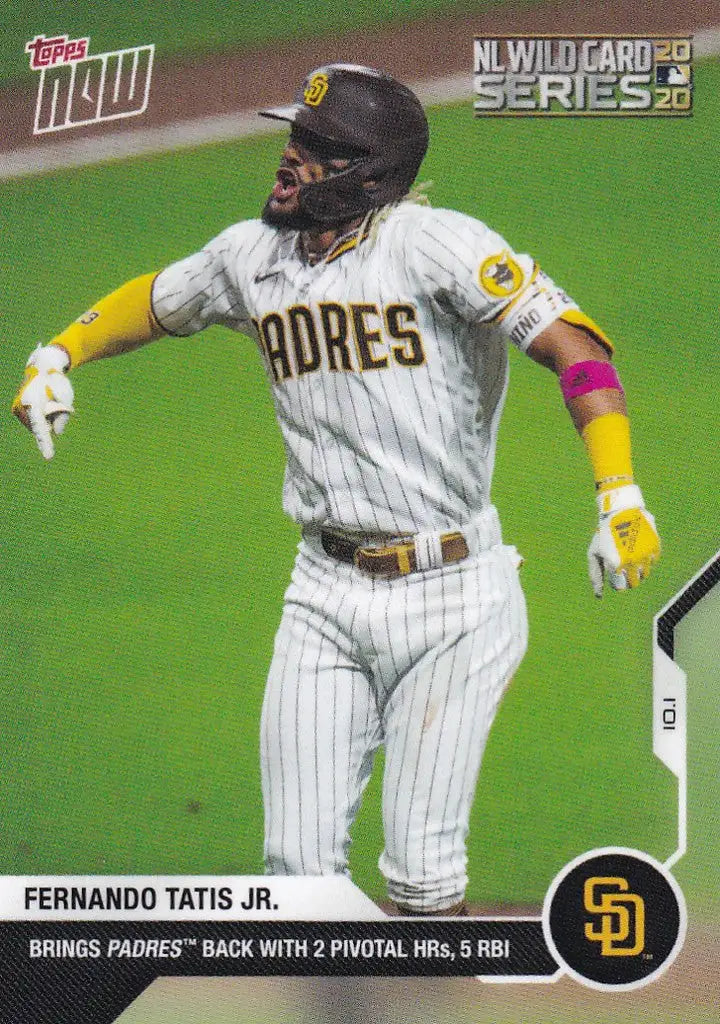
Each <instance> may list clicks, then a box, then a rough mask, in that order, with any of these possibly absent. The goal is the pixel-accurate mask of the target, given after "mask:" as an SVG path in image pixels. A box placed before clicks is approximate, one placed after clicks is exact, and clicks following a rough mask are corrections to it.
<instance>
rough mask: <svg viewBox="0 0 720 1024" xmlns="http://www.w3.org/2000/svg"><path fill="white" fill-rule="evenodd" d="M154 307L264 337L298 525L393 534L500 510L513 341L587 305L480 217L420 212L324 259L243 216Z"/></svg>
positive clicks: (291, 510) (188, 324) (394, 219)
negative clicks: (495, 493)
mask: <svg viewBox="0 0 720 1024" xmlns="http://www.w3.org/2000/svg"><path fill="white" fill-rule="evenodd" d="M366 235H367V237H365V236H366ZM344 246H345V250H344V251H342V250H343V247H344ZM338 253H341V255H338ZM153 307H154V311H155V314H156V316H157V317H158V320H159V322H160V323H161V324H162V326H163V327H165V329H167V330H168V331H170V332H172V333H173V334H177V335H187V334H191V333H194V332H195V331H198V330H201V329H202V328H203V327H205V326H207V325H208V324H218V323H220V324H224V325H226V326H228V327H230V328H232V329H233V330H237V331H241V332H245V333H247V334H249V335H251V336H253V337H255V338H256V339H257V341H258V344H259V348H260V351H261V353H262V356H263V360H264V362H265V366H266V369H267V372H268V377H269V380H270V384H271V386H272V392H273V399H274V403H275V410H276V414H277V417H278V421H279V423H280V427H281V430H282V433H283V439H284V442H285V449H286V453H287V459H288V462H287V471H286V476H285V485H284V491H283V498H284V507H285V510H286V512H287V513H288V514H289V515H290V516H291V517H292V518H293V519H295V520H296V521H297V522H298V523H300V524H301V525H303V526H310V525H312V526H322V527H331V528H337V529H343V530H348V531H357V532H374V533H382V534H388V535H397V534H405V533H413V532H416V531H419V530H436V531H437V530H444V529H451V528H453V527H454V526H457V524H458V523H463V522H466V521H467V520H468V519H470V518H472V516H473V515H475V514H476V513H477V512H478V511H480V510H482V509H483V508H486V507H487V506H488V504H489V491H490V478H491V475H492V468H493V462H494V457H495V445H496V436H497V427H498V420H499V417H500V413H501V410H502V405H503V401H504V397H505V391H506V387H507V374H508V364H507V343H508V341H510V342H512V343H514V344H516V345H517V346H518V347H520V348H521V349H523V350H524V349H526V348H527V346H528V345H529V344H530V342H531V341H532V339H533V338H534V337H535V336H536V335H537V334H538V333H539V332H540V331H541V330H542V329H543V328H544V327H545V326H547V325H548V324H550V323H551V322H552V321H553V320H555V319H556V318H557V317H558V316H559V315H560V314H561V313H562V312H563V311H565V310H569V309H577V307H576V306H575V304H574V303H573V302H572V300H571V299H570V298H569V297H568V296H566V295H565V294H564V293H563V292H562V291H561V290H560V289H559V288H557V287H556V286H555V285H554V284H553V283H552V281H550V279H549V278H548V277H547V276H546V275H544V274H542V272H538V271H537V269H536V267H535V265H534V263H533V261H532V260H531V259H530V258H529V257H528V256H525V255H519V254H516V253H513V252H512V250H511V249H510V248H509V246H508V245H507V243H506V242H505V240H504V239H503V238H501V237H500V236H499V235H497V234H496V233H495V232H493V231H491V230H490V229H489V228H487V227H486V226H485V225H484V224H482V223H481V222H479V221H477V220H474V219H473V218H470V217H467V216H464V215H463V214H460V213H456V212H454V211H451V210H433V209H429V208H427V207H422V206H419V205H417V204H415V203H411V202H402V203H399V204H398V205H397V206H395V207H393V208H391V209H390V210H389V212H388V211H384V216H381V217H380V218H378V222H377V223H376V224H375V225H373V226H372V230H371V231H370V232H369V233H368V232H367V230H363V229H362V228H361V229H359V230H358V240H357V244H355V245H353V246H348V245H347V240H340V241H339V243H338V244H337V245H336V246H335V250H334V251H331V252H330V253H329V254H328V257H327V259H326V260H324V261H322V262H321V263H319V264H318V265H317V266H309V265H308V264H307V263H306V262H305V260H304V259H303V257H302V254H301V252H300V251H299V249H298V236H297V235H296V234H295V233H294V232H289V231H282V230H281V231H278V230H276V229H273V228H270V227H267V226H265V225H264V224H262V223H261V222H260V221H246V222H243V223H241V224H237V225H235V226H233V227H231V228H229V229H228V230H227V231H225V232H223V233H222V234H221V235H219V236H218V237H217V238H216V239H214V240H213V241H212V242H210V243H209V244H208V246H207V247H206V248H205V249H203V250H202V251H201V252H199V253H197V254H195V255H193V256H190V257H188V258H187V259H185V260H181V261H180V262H179V263H176V264H173V265H172V266H170V267H168V268H167V269H166V270H164V271H163V272H162V273H161V274H160V275H159V276H158V278H157V279H156V282H155V286H154V290H153Z"/></svg>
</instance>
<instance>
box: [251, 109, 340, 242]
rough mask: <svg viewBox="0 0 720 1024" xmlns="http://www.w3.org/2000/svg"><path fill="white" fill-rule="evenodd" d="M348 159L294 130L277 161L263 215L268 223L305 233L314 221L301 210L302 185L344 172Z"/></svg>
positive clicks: (308, 133) (337, 149)
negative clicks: (277, 165) (277, 164)
mask: <svg viewBox="0 0 720 1024" xmlns="http://www.w3.org/2000/svg"><path fill="white" fill-rule="evenodd" d="M349 165H350V156H349V155H345V154H344V153H343V151H342V150H341V149H339V148H338V147H334V146H333V145H332V144H330V143H327V142H325V141H324V140H322V139H320V138H319V137H318V136H316V135H312V133H310V132H305V131H303V130H302V129H299V128H296V127H293V129H292V131H291V133H290V139H289V140H288V143H287V145H286V146H285V149H284V150H283V154H282V157H281V159H280V166H279V167H278V170H277V174H276V175H275V184H274V185H273V189H272V192H271V193H270V195H269V196H268V199H267V202H266V203H265V207H264V209H263V212H262V218H263V220H264V221H265V222H266V223H267V224H274V225H277V226H278V227H288V228H295V229H297V230H304V229H307V228H310V227H312V226H313V224H314V221H313V220H312V219H311V218H310V217H309V216H308V214H307V213H305V211H304V210H303V209H302V206H301V203H300V189H301V188H302V187H303V185H310V184H312V183H313V182H318V181H323V180H324V179H325V178H327V177H330V176H331V175H333V174H338V173H339V172H340V171H344V170H345V169H346V168H347V167H348V166H349Z"/></svg>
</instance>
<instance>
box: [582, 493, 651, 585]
mask: <svg viewBox="0 0 720 1024" xmlns="http://www.w3.org/2000/svg"><path fill="white" fill-rule="evenodd" d="M597 501H598V509H599V512H600V523H599V525H598V528H597V531H596V533H595V536H594V537H593V539H592V543H591V544H590V547H589V549H588V568H589V572H590V582H591V583H592V588H593V591H594V592H595V596H596V597H602V592H603V581H604V577H605V574H607V577H608V579H609V581H610V585H611V587H612V588H613V590H625V589H626V588H628V587H631V588H632V587H636V586H637V585H638V584H639V583H640V580H642V579H644V578H645V577H646V576H648V575H649V573H650V568H651V566H652V565H653V563H654V562H657V560H658V558H659V557H660V538H659V537H658V534H657V530H656V529H655V519H654V518H653V516H652V515H651V514H650V513H649V512H648V510H647V509H646V508H645V502H644V501H643V496H642V492H641V490H640V488H639V487H636V486H635V484H629V485H627V486H626V487H617V488H615V489H614V490H610V491H603V492H602V493H601V494H599V495H598V498H597Z"/></svg>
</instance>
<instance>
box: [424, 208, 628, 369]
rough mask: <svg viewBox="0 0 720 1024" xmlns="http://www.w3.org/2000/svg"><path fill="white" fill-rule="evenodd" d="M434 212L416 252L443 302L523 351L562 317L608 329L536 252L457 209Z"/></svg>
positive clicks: (427, 287)
mask: <svg viewBox="0 0 720 1024" xmlns="http://www.w3.org/2000/svg"><path fill="white" fill-rule="evenodd" d="M428 213H431V214H432V215H431V216H428V217H426V218H425V219H424V220H423V222H422V225H421V227H420V229H419V231H418V232H417V234H416V238H415V245H414V253H415V258H416V267H417V270H418V272H419V274H420V275H421V277H422V280H423V287H424V289H425V290H426V291H428V292H429V293H430V294H431V296H432V297H433V298H434V300H435V301H436V302H437V303H438V304H439V305H440V306H441V307H443V308H445V309H448V310H452V311H454V312H455V313H456V314H457V315H458V316H460V317H462V318H463V319H465V320H467V321H468V322H470V323H481V324H488V325H492V326H493V328H494V330H496V331H498V332H499V333H500V334H501V335H503V336H504V337H505V338H506V339H507V340H508V341H511V342H512V343H513V344H514V345H516V346H517V347H518V348H519V349H521V350H522V351H523V352H524V351H526V350H527V349H528V347H529V346H530V343H531V342H532V340H533V339H534V338H535V337H537V335H538V334H540V332H541V331H543V330H544V329H545V328H546V327H548V326H549V325H550V324H551V323H552V322H553V321H554V320H557V319H558V318H559V317H562V318H563V319H567V320H568V321H569V322H571V323H581V324H582V325H583V326H586V327H587V328H588V329H589V330H591V331H592V332H593V333H596V332H597V333H598V334H600V335H602V332H601V331H600V329H599V328H597V327H596V325H594V324H593V323H592V321H590V319H589V318H588V317H585V316H584V314H582V313H581V312H580V310H579V309H578V307H577V305H576V303H575V302H574V301H573V300H572V299H571V298H570V296H569V295H568V294H567V293H566V292H564V291H563V290H562V288H560V287H559V286H558V285H556V284H555V283H554V281H552V279H551V278H550V277H548V275H547V274H545V273H544V272H543V271H542V270H541V269H540V268H539V267H538V266H537V264H536V263H535V261H534V260H533V259H532V257H530V256H528V255H527V254H526V253H517V252H515V251H514V250H513V249H512V248H511V246H510V245H508V243H507V242H506V241H505V239H504V238H503V237H502V236H501V235H499V234H497V232H495V231H492V230H491V229H490V228H488V227H487V225H485V224H483V223H482V222H481V221H479V220H475V219H474V218H473V217H467V216H465V215H464V214H461V213H457V212H455V211H453V210H433V211H428ZM593 328H594V329H595V330H594V331H593ZM601 340H602V341H603V344H605V343H606V342H607V339H605V337H604V335H602V338H601ZM607 345H608V346H609V342H607ZM609 347H611V346H609Z"/></svg>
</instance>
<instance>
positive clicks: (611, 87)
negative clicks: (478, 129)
mask: <svg viewBox="0 0 720 1024" xmlns="http://www.w3.org/2000/svg"><path fill="white" fill-rule="evenodd" d="M692 60H693V41H692V37H691V36H683V37H680V38H670V39H669V38H667V37H665V38H660V37H659V36H611V35H608V36H573V35H567V36H560V35H538V36H515V37H508V36H484V37H476V38H475V41H474V65H473V88H474V93H475V100H474V103H473V107H474V112H475V116H476V117H689V116H690V115H691V114H692V108H693V67H692Z"/></svg>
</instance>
